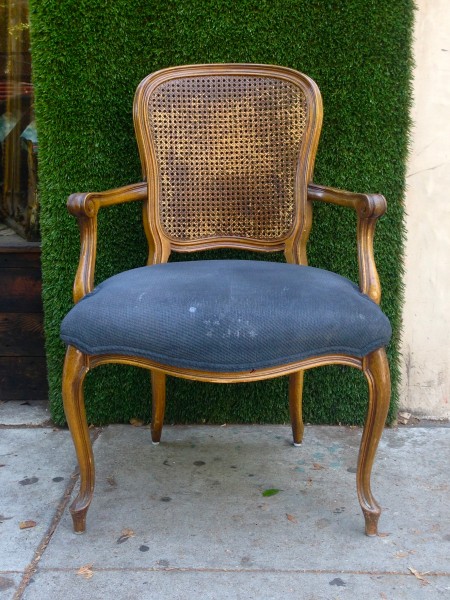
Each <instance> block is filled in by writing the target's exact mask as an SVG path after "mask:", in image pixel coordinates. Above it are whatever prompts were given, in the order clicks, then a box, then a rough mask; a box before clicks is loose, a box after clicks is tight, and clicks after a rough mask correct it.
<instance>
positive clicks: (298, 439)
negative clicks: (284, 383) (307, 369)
mask: <svg viewBox="0 0 450 600" xmlns="http://www.w3.org/2000/svg"><path fill="white" fill-rule="evenodd" d="M302 394H303V371H297V372H296V373H292V374H291V375H289V414H290V417H291V425H292V436H293V439H294V446H300V444H301V443H302V440H303V431H304V428H305V427H304V425H303V414H302Z"/></svg>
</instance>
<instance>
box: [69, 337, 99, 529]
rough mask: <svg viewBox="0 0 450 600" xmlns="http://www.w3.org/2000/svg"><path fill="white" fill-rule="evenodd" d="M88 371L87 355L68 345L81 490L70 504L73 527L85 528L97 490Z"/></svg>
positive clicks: (71, 408)
mask: <svg viewBox="0 0 450 600" xmlns="http://www.w3.org/2000/svg"><path fill="white" fill-rule="evenodd" d="M87 371H88V368H87V366H86V360H85V356H84V354H82V353H81V352H80V351H79V350H77V349H76V348H74V347H73V346H68V348H67V352H66V358H65V361H64V372H63V387H62V393H63V401H64V412H65V414H66V419H67V424H68V425H69V429H70V433H71V434H72V439H73V443H74V446H75V451H76V454H77V458H78V465H79V468H80V491H79V493H78V496H77V497H76V498H75V500H74V501H73V502H72V504H71V506H70V512H71V514H72V520H73V529H74V531H75V532H76V533H82V532H83V531H84V530H85V529H86V514H87V511H88V508H89V505H90V503H91V500H92V495H93V493H94V483H95V471H94V457H93V454H92V445H91V439H90V436H89V427H88V424H87V421H86V411H85V408H84V394H83V381H84V377H85V375H86V373H87Z"/></svg>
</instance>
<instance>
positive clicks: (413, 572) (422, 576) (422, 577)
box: [408, 567, 430, 585]
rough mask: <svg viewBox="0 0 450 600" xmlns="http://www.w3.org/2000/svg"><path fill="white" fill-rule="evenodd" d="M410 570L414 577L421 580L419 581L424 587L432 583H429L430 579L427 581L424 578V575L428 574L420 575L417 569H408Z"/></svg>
mask: <svg viewBox="0 0 450 600" xmlns="http://www.w3.org/2000/svg"><path fill="white" fill-rule="evenodd" d="M408 569H409V570H410V571H411V573H412V574H413V575H414V577H416V578H417V579H419V581H421V582H422V583H423V584H424V585H427V584H428V583H430V582H429V581H428V579H425V577H424V575H426V573H419V571H416V569H413V568H412V567H408Z"/></svg>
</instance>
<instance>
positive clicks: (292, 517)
mask: <svg viewBox="0 0 450 600" xmlns="http://www.w3.org/2000/svg"><path fill="white" fill-rule="evenodd" d="M286 517H287V520H288V521H290V522H291V523H298V521H297V519H296V518H295V517H294V515H290V514H289V513H286Z"/></svg>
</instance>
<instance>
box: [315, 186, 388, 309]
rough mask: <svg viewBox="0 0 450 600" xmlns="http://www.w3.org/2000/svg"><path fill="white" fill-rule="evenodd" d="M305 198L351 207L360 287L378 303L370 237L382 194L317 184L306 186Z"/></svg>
mask: <svg viewBox="0 0 450 600" xmlns="http://www.w3.org/2000/svg"><path fill="white" fill-rule="evenodd" d="M308 200H310V201H319V202H326V203H328V204H336V205H338V206H345V207H347V208H353V209H354V210H355V211H356V214H357V217H358V223H357V239H358V266H359V289H360V290H361V292H363V293H364V294H367V296H369V298H371V299H372V300H373V301H374V302H376V303H377V304H379V303H380V300H381V286H380V279H379V277H378V272H377V268H376V265H375V257H374V253H373V237H374V233H375V225H376V222H377V219H378V218H379V217H381V216H382V215H384V213H385V212H386V208H387V204H386V199H385V198H384V196H382V195H381V194H357V193H353V192H346V191H344V190H338V189H335V188H329V187H325V186H321V185H316V184H313V183H311V184H309V185H308Z"/></svg>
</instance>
